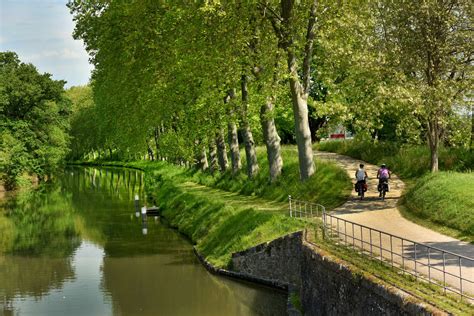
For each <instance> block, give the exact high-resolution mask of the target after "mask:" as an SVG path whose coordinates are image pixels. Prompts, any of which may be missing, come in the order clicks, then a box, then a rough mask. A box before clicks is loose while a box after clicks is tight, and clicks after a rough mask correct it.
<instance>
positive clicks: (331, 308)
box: [230, 232, 446, 315]
mask: <svg viewBox="0 0 474 316" xmlns="http://www.w3.org/2000/svg"><path fill="white" fill-rule="evenodd" d="M230 269H231V270H232V272H231V273H235V274H236V275H235V276H234V277H239V278H244V279H248V280H253V281H255V280H260V281H262V282H263V283H264V284H272V283H274V284H283V285H284V286H285V285H286V286H285V287H286V288H288V287H292V288H296V289H297V290H296V291H298V289H299V293H300V297H301V303H302V306H303V309H304V314H305V315H446V313H445V312H443V311H441V310H438V309H436V308H435V307H433V306H431V305H429V304H426V303H424V302H422V301H421V300H419V299H417V298H415V297H414V296H412V295H410V294H408V293H406V292H404V291H402V290H400V289H398V288H396V287H394V286H390V285H388V284H386V283H384V282H383V281H381V280H379V279H377V278H376V277H372V276H367V275H365V274H362V273H358V272H357V271H358V269H356V268H355V267H352V266H350V265H349V264H347V263H345V262H344V261H341V260H340V259H338V258H335V257H333V256H332V255H330V254H327V253H325V252H324V251H323V250H321V249H319V248H318V247H317V246H315V245H312V244H310V243H308V242H306V241H304V238H303V232H297V233H293V234H290V235H287V236H284V237H281V238H278V239H275V240H273V241H271V242H267V243H263V244H260V245H258V246H256V247H253V248H250V249H248V250H245V251H241V252H238V253H235V254H233V256H232V262H231V267H230Z"/></svg>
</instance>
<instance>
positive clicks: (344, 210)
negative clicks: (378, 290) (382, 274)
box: [315, 152, 474, 294]
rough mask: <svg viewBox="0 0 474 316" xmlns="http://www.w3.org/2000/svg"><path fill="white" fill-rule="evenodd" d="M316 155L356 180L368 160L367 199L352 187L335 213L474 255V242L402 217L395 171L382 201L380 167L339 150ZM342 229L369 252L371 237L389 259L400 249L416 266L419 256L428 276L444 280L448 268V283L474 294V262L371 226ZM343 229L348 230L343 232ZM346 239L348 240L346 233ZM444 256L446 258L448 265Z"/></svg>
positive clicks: (403, 261)
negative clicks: (378, 172)
mask: <svg viewBox="0 0 474 316" xmlns="http://www.w3.org/2000/svg"><path fill="white" fill-rule="evenodd" d="M315 156H316V158H319V159H324V160H329V161H334V162H335V163H337V164H338V165H340V166H341V167H342V168H344V169H345V170H346V171H347V173H348V174H349V176H350V177H351V178H352V179H353V182H354V183H355V180H354V174H355V172H356V170H357V168H358V166H359V164H360V163H364V165H365V169H366V170H367V174H368V176H369V180H368V190H367V192H366V198H365V199H364V200H362V201H360V200H359V199H358V197H357V193H356V192H354V190H352V194H351V198H350V200H349V201H347V202H346V203H345V204H343V205H342V206H340V207H338V208H337V209H335V210H334V212H333V213H332V215H335V216H336V217H338V218H341V219H345V220H348V221H351V222H354V223H357V224H360V225H364V226H367V227H370V228H375V229H377V230H380V231H383V232H386V233H389V234H392V235H395V236H399V237H403V238H405V239H409V240H412V241H415V242H417V243H421V244H425V245H429V246H432V247H436V248H439V249H442V250H444V251H449V252H453V253H456V254H460V255H462V256H465V257H468V258H474V245H472V244H469V243H466V242H462V241H460V240H457V239H455V238H452V237H448V236H445V235H442V234H440V233H437V232H435V231H432V230H430V229H427V228H425V227H422V226H420V225H417V224H415V223H412V222H410V221H408V220H406V219H405V218H403V217H402V216H401V214H400V212H399V211H398V209H397V202H398V200H399V199H400V196H401V194H402V191H403V189H404V187H405V185H404V183H403V181H401V180H400V179H399V178H398V177H397V176H396V175H394V174H392V178H391V179H390V192H388V193H387V197H386V199H385V201H381V200H380V198H379V197H378V192H377V184H378V180H377V179H376V175H377V169H378V166H375V165H372V164H369V163H366V162H362V161H360V160H357V159H353V158H350V157H347V156H343V155H338V154H335V153H328V152H315ZM338 229H339V231H340V233H341V234H342V233H344V234H345V235H350V236H352V235H354V238H353V239H350V238H349V239H350V240H346V241H347V243H348V244H355V246H356V247H357V246H358V247H360V246H361V244H362V247H364V249H365V250H366V251H369V249H368V240H369V239H371V240H372V243H373V244H375V245H378V244H380V245H381V247H380V246H379V247H373V248H374V249H370V251H371V252H374V253H377V254H379V255H380V256H383V257H386V258H387V257H388V256H390V251H389V250H392V251H393V252H398V253H399V254H400V256H395V257H394V258H393V260H394V261H396V262H398V263H399V264H400V265H402V264H403V265H404V266H408V267H410V268H412V269H414V268H415V262H414V260H413V259H415V258H416V260H417V261H418V262H419V263H418V264H417V266H416V268H417V271H418V272H421V273H422V274H425V275H428V274H430V275H431V277H435V278H436V279H438V280H441V281H442V280H443V273H442V271H443V269H445V271H446V272H449V273H451V274H452V275H448V277H447V278H446V282H447V283H449V284H450V285H451V286H453V287H455V288H457V289H459V288H460V287H461V286H462V288H463V291H467V292H469V293H471V294H474V261H469V260H464V261H463V260H461V264H459V260H458V259H457V258H455V257H454V256H450V255H449V254H444V255H443V253H442V252H433V251H432V250H429V253H428V249H427V248H426V247H420V246H419V245H417V246H414V245H413V244H407V243H406V242H405V243H404V244H402V242H401V241H400V240H398V239H396V238H390V237H389V236H385V237H384V236H383V235H382V236H380V235H379V234H377V233H375V234H373V233H370V232H369V229H360V228H359V227H357V228H354V234H353V233H352V225H346V227H344V228H342V227H339V228H338ZM343 229H344V232H343V231H342V230H343ZM369 234H370V235H369ZM344 238H346V239H347V237H345V236H344ZM360 240H363V242H360ZM366 242H367V243H366ZM357 244H359V245H357ZM415 247H417V248H418V249H417V248H415ZM402 254H403V256H401V255H402ZM443 256H444V257H445V259H444V261H445V264H444V267H443ZM428 260H429V262H430V268H429V269H428V267H427V265H428ZM423 264H425V265H426V266H425V265H423ZM460 270H461V274H462V277H463V278H464V279H466V280H462V281H461V280H460V278H459V275H460V272H459V271H460Z"/></svg>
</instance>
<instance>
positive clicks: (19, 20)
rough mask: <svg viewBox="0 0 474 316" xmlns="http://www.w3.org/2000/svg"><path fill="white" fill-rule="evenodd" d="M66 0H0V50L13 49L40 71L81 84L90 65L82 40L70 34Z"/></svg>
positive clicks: (71, 84)
mask: <svg viewBox="0 0 474 316" xmlns="http://www.w3.org/2000/svg"><path fill="white" fill-rule="evenodd" d="M66 3H67V0H0V50H1V51H14V52H16V53H17V54H18V56H19V58H20V60H21V61H23V62H27V63H32V64H34V65H35V66H36V67H37V68H38V70H39V71H40V72H47V73H50V74H52V77H53V78H54V79H56V80H60V79H61V80H66V81H67V84H66V87H70V86H76V85H84V84H87V83H88V81H89V77H90V73H91V70H92V68H93V66H92V65H90V64H89V61H88V60H89V57H88V55H87V53H86V51H85V49H84V46H83V43H82V41H76V40H74V39H73V38H72V32H73V30H74V22H73V21H72V16H71V14H70V13H69V9H68V8H67V7H66Z"/></svg>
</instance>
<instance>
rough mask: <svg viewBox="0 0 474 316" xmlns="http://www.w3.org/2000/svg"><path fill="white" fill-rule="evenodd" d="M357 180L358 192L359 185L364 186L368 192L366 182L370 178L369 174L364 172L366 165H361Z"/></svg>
mask: <svg viewBox="0 0 474 316" xmlns="http://www.w3.org/2000/svg"><path fill="white" fill-rule="evenodd" d="M355 178H356V180H357V183H356V190H357V187H358V186H359V185H362V188H363V189H364V191H365V190H367V189H366V185H365V184H366V183H365V181H366V179H367V178H368V176H367V172H366V171H365V170H364V164H360V165H359V169H357V171H356V173H355ZM358 193H359V195H360V192H358Z"/></svg>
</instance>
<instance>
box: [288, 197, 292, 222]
mask: <svg viewBox="0 0 474 316" xmlns="http://www.w3.org/2000/svg"><path fill="white" fill-rule="evenodd" d="M288 202H289V204H290V217H293V214H292V213H291V195H288Z"/></svg>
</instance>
